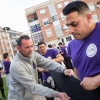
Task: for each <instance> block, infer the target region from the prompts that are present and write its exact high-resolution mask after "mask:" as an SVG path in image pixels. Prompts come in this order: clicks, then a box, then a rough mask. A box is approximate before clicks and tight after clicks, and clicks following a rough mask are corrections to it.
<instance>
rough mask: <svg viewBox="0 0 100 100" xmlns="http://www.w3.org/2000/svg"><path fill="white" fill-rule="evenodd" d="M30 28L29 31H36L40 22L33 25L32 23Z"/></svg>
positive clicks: (38, 29)
mask: <svg viewBox="0 0 100 100" xmlns="http://www.w3.org/2000/svg"><path fill="white" fill-rule="evenodd" d="M30 29H31V32H32V33H34V32H38V31H40V30H41V28H40V24H35V25H32V26H30Z"/></svg>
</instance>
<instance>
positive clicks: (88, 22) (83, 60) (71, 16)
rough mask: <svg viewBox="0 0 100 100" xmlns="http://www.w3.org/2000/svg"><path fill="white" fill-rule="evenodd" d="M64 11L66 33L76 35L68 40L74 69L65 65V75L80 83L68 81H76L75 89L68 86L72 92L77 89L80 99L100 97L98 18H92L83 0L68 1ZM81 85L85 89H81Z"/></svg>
mask: <svg viewBox="0 0 100 100" xmlns="http://www.w3.org/2000/svg"><path fill="white" fill-rule="evenodd" d="M63 14H64V15H65V16H66V25H67V26H68V27H69V33H70V34H72V35H73V37H74V38H75V39H74V40H72V41H71V42H70V43H69V44H68V52H69V55H70V57H71V59H72V62H73V67H74V71H73V70H71V69H70V70H69V69H68V70H69V72H68V70H67V72H68V73H67V75H69V76H73V77H75V79H76V80H77V81H79V83H80V84H78V83H77V81H75V82H74V83H70V84H74V85H75V84H78V85H77V87H76V89H74V90H73V89H72V88H71V87H70V86H68V87H69V89H70V91H71V90H72V91H71V93H73V92H74V91H75V93H77V91H79V94H78V95H79V96H81V98H80V99H79V100H100V22H97V23H96V22H94V20H93V18H92V15H91V11H90V9H89V7H88V5H87V4H86V3H85V2H83V1H73V2H70V3H69V4H68V5H67V6H66V7H65V8H64V9H63ZM65 72H66V71H65ZM70 78H71V77H70ZM66 85H67V84H66ZM81 88H84V89H82V91H81ZM75 93H74V94H73V96H74V97H75V96H76V94H75ZM83 94H85V96H83ZM84 98H85V99H84Z"/></svg>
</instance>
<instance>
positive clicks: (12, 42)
mask: <svg viewBox="0 0 100 100" xmlns="http://www.w3.org/2000/svg"><path fill="white" fill-rule="evenodd" d="M21 35H22V33H21V32H17V31H14V30H9V31H7V32H6V31H4V30H3V28H1V27H0V61H2V60H3V56H2V55H3V54H4V53H8V54H9V57H10V59H12V58H13V57H14V55H15V53H16V45H17V39H18V38H19V36H21Z"/></svg>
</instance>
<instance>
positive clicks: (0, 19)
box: [0, 0, 48, 32]
mask: <svg viewBox="0 0 100 100" xmlns="http://www.w3.org/2000/svg"><path fill="white" fill-rule="evenodd" d="M45 1H48V0H0V27H10V28H11V29H12V30H16V31H20V32H25V31H28V30H29V28H28V24H27V21H26V17H25V9H26V8H29V7H31V6H34V5H37V4H40V3H43V2H45Z"/></svg>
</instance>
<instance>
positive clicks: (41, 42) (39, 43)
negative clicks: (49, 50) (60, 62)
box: [38, 41, 46, 47]
mask: <svg viewBox="0 0 100 100" xmlns="http://www.w3.org/2000/svg"><path fill="white" fill-rule="evenodd" d="M41 44H44V45H46V44H45V42H44V41H40V42H38V47H39V45H41Z"/></svg>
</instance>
